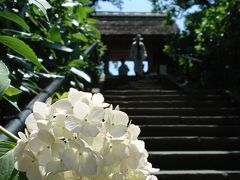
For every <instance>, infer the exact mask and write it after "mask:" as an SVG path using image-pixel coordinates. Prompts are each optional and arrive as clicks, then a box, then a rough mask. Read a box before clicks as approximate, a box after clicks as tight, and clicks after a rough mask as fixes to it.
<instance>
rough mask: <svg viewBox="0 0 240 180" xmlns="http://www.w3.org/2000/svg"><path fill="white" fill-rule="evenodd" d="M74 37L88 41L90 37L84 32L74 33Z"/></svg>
mask: <svg viewBox="0 0 240 180" xmlns="http://www.w3.org/2000/svg"><path fill="white" fill-rule="evenodd" d="M72 37H73V38H75V39H77V40H81V41H83V42H88V39H87V38H86V36H84V35H83V34H80V33H75V34H72Z"/></svg>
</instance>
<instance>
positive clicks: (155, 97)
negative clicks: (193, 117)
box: [104, 93, 230, 102]
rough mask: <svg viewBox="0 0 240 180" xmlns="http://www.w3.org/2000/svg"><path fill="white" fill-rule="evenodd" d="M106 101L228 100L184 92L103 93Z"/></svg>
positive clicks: (222, 96)
mask: <svg viewBox="0 0 240 180" xmlns="http://www.w3.org/2000/svg"><path fill="white" fill-rule="evenodd" d="M104 97H105V99H106V102H108V100H111V101H132V100H134V101H136V100H144V101H145V100H153V101H154V100H185V101H196V100H204V101H205V100H229V99H230V97H229V96H228V95H211V94H209V95H185V94H171V95H169V94H167V95H158V94H157V95H155V94H149V93H147V94H145V95H137V94H135V95H104Z"/></svg>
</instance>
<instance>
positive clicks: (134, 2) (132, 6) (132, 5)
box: [96, 0, 184, 30]
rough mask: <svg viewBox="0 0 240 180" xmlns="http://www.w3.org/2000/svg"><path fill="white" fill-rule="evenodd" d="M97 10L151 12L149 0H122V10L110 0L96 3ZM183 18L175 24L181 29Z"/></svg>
mask: <svg viewBox="0 0 240 180" xmlns="http://www.w3.org/2000/svg"><path fill="white" fill-rule="evenodd" d="M96 10H97V11H122V12H151V10H152V5H151V3H150V1H149V0H123V5H122V10H120V9H118V8H117V7H116V6H114V5H112V4H111V3H110V2H102V1H100V2H99V3H98V7H97V9H96ZM183 21H184V20H183V19H180V20H177V22H176V23H177V25H178V26H179V28H180V29H181V30H183V28H184V25H183Z"/></svg>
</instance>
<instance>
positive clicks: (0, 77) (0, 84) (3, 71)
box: [0, 61, 10, 99]
mask: <svg viewBox="0 0 240 180" xmlns="http://www.w3.org/2000/svg"><path fill="white" fill-rule="evenodd" d="M8 75H9V71H8V68H7V66H6V65H5V64H4V63H3V62H2V61H0V99H1V98H2V96H3V95H4V94H5V92H6V91H7V89H8V88H9V86H10V79H9V77H8Z"/></svg>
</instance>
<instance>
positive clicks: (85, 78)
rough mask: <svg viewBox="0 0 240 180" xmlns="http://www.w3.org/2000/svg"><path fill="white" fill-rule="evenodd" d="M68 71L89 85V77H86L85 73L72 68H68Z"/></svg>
mask: <svg viewBox="0 0 240 180" xmlns="http://www.w3.org/2000/svg"><path fill="white" fill-rule="evenodd" d="M70 71H71V72H72V73H73V74H75V75H76V76H78V77H80V78H82V79H84V80H85V81H87V82H88V83H91V77H90V76H89V75H87V74H86V73H85V72H83V71H81V70H79V69H76V68H74V67H72V68H70Z"/></svg>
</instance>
